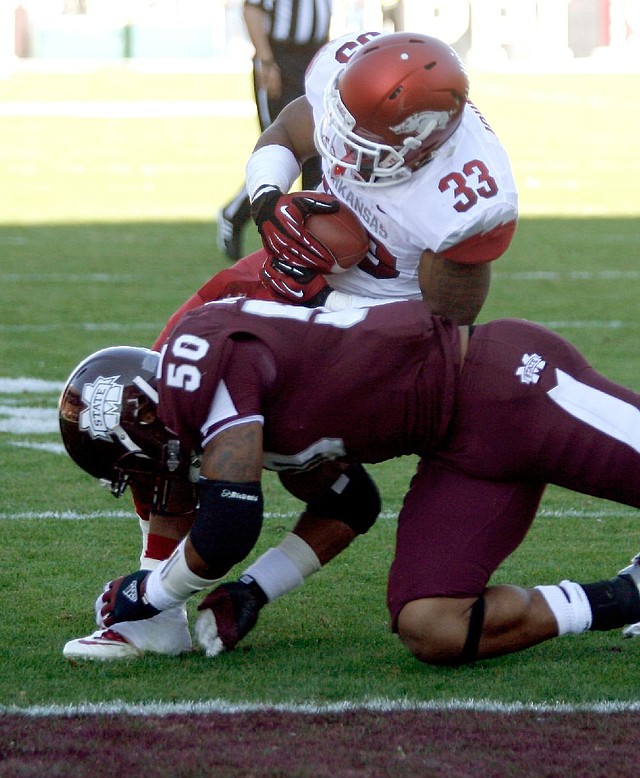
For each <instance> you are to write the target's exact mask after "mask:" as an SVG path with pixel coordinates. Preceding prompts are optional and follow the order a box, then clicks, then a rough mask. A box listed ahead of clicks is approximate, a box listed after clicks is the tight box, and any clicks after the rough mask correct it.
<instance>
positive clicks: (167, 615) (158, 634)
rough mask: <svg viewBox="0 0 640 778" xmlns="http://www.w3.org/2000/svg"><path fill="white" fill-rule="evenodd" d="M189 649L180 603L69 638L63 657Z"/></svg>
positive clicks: (104, 656) (124, 656)
mask: <svg viewBox="0 0 640 778" xmlns="http://www.w3.org/2000/svg"><path fill="white" fill-rule="evenodd" d="M192 650H193V644H192V642H191V633H190V632H189V622H188V620H187V611H186V608H185V607H184V606H183V605H177V606H176V607H175V608H169V609H168V610H166V611H160V613H158V614H156V615H155V616H153V617H152V618H150V619H141V620H140V621H122V622H119V623H118V624H114V626H112V627H111V628H109V629H106V628H104V627H103V628H101V629H98V630H97V631H96V632H94V633H93V634H92V635H87V637H85V638H78V639H76V640H70V641H69V642H68V643H67V644H66V645H65V647H64V649H63V650H62V654H63V656H64V657H65V658H66V659H73V660H76V659H102V660H105V659H107V660H108V659H133V658H134V657H136V656H142V655H143V654H144V653H146V652H147V651H149V652H151V653H154V654H165V655H166V656H177V655H178V654H183V653H185V652H187V651H192Z"/></svg>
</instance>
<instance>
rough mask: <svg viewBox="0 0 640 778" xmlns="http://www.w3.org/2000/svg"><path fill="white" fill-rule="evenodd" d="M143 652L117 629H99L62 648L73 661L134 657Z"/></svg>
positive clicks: (63, 653) (64, 654)
mask: <svg viewBox="0 0 640 778" xmlns="http://www.w3.org/2000/svg"><path fill="white" fill-rule="evenodd" d="M142 653H143V652H142V651H140V650H139V649H137V648H136V647H135V646H134V645H133V643H129V641H128V640H127V639H126V638H125V637H124V635H121V634H120V633H119V632H117V631H116V630H115V629H98V630H96V631H95V632H94V633H93V634H91V635H87V637H86V638H76V639H75V640H70V641H69V642H68V643H66V645H65V647H64V648H63V649H62V656H63V657H64V658H65V659H69V660H71V661H77V660H90V661H95V660H98V661H108V660H110V659H134V658H135V657H137V656H142Z"/></svg>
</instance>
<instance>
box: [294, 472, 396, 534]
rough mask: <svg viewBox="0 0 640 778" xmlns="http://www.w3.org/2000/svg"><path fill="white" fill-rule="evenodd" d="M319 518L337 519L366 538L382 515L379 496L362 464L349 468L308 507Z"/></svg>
mask: <svg viewBox="0 0 640 778" xmlns="http://www.w3.org/2000/svg"><path fill="white" fill-rule="evenodd" d="M307 509H308V510H309V511H310V512H311V513H313V514H314V515H316V516H320V517H323V518H328V519H338V520H340V521H342V522H344V523H345V524H346V525H347V526H349V527H351V529H352V530H353V531H354V532H355V533H356V535H364V533H365V532H367V531H368V530H370V529H371V527H372V526H373V525H374V523H375V520H376V519H377V518H378V515H379V514H380V510H381V509H382V503H381V501H380V493H379V492H378V487H377V486H376V485H375V483H374V481H373V479H372V478H371V476H370V475H369V474H368V473H367V471H366V470H365V469H364V467H363V466H362V465H359V464H358V465H349V467H348V468H347V469H346V470H345V472H344V473H342V475H341V476H340V477H339V478H338V479H337V480H336V481H335V483H334V484H333V485H332V486H331V487H330V488H329V489H327V491H326V492H325V493H324V494H323V495H322V497H319V498H318V499H316V500H313V501H312V502H310V503H308V504H307Z"/></svg>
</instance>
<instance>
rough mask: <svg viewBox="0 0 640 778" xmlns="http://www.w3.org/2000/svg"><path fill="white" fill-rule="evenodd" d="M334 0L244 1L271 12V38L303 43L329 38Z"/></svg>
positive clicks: (322, 40) (269, 32) (283, 41)
mask: <svg viewBox="0 0 640 778" xmlns="http://www.w3.org/2000/svg"><path fill="white" fill-rule="evenodd" d="M331 3H332V0H245V5H254V6H257V7H258V8H262V10H263V11H264V12H265V13H267V14H268V16H269V20H270V29H269V30H268V34H269V38H270V39H271V40H273V41H278V42H282V43H292V44H296V45H298V46H304V45H306V44H310V43H324V42H325V41H326V40H327V39H328V37H329V25H330V24H331Z"/></svg>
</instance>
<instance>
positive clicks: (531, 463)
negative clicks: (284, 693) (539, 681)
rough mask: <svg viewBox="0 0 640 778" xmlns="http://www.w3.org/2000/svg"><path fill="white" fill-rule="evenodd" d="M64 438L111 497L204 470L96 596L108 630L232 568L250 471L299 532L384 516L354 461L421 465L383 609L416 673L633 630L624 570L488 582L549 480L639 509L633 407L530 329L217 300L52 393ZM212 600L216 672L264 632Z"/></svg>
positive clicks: (250, 506)
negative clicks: (156, 547) (326, 521)
mask: <svg viewBox="0 0 640 778" xmlns="http://www.w3.org/2000/svg"><path fill="white" fill-rule="evenodd" d="M319 376H321V377H322V391H319V388H318V377H319ZM60 423H61V431H62V436H63V439H64V441H65V445H66V447H67V450H68V451H69V454H70V455H71V456H72V458H73V459H74V460H75V461H76V462H77V464H78V465H80V466H81V467H83V468H84V469H85V470H87V471H88V472H90V473H91V474H92V475H94V476H97V477H101V478H106V479H109V480H110V481H111V482H112V483H113V484H114V489H116V490H121V489H122V486H123V484H126V478H127V477H132V478H134V479H135V478H146V479H148V482H149V483H152V482H153V483H155V485H156V487H160V488H156V490H155V493H156V495H160V494H162V495H166V494H170V486H171V483H172V481H173V480H175V479H176V478H177V479H178V480H179V483H183V482H184V480H185V474H186V473H187V472H188V471H189V469H190V466H191V463H192V462H193V457H194V455H197V456H198V457H199V459H200V471H199V478H198V483H197V492H198V505H197V509H196V514H195V521H194V523H193V526H192V528H191V530H190V531H189V533H188V534H187V536H186V537H185V538H184V540H183V541H182V542H181V543H180V544H179V546H178V547H177V549H176V550H175V552H174V553H173V554H172V556H171V557H170V558H169V559H168V560H167V561H165V562H163V563H162V564H161V565H160V566H159V567H157V568H156V570H154V571H153V572H151V573H150V572H148V571H138V572H136V573H132V574H130V575H126V576H123V577H121V578H118V579H116V580H114V581H111V582H110V583H109V584H108V585H107V587H106V588H105V591H104V593H103V594H102V595H101V596H100V597H99V598H98V601H97V603H96V610H97V617H98V624H99V626H100V627H101V628H102V629H107V630H108V629H111V628H116V629H117V628H118V626H119V625H120V624H122V623H135V622H137V621H139V622H141V623H143V622H144V621H146V620H150V619H153V618H157V616H158V615H159V614H160V613H162V612H165V611H171V610H175V609H178V608H180V607H182V606H183V605H184V603H185V602H186V601H187V599H188V598H189V597H190V596H191V595H192V594H193V593H194V592H197V591H202V590H205V589H208V588H210V587H211V586H212V585H214V584H215V583H217V582H219V581H220V579H221V578H222V577H223V576H224V575H225V574H226V573H227V572H228V570H229V569H230V568H231V567H232V566H233V565H235V564H237V563H238V562H240V561H241V560H242V559H244V558H245V557H246V556H247V555H248V554H249V552H250V551H251V549H252V548H253V546H254V544H255V542H256V540H257V538H258V536H259V534H260V530H261V526H262V515H263V497H262V490H261V485H260V483H261V473H262V469H263V468H268V469H273V470H275V471H277V472H279V473H281V474H282V480H283V483H284V484H285V486H287V487H290V488H291V491H292V492H293V493H294V494H296V493H300V492H301V491H305V492H306V493H307V494H308V495H309V498H308V501H307V506H306V511H307V512H308V516H309V520H311V521H312V520H314V518H315V519H316V520H320V521H321V519H322V516H323V515H325V514H326V515H329V516H332V517H340V518H342V519H343V520H344V521H346V522H352V523H353V524H354V525H356V526H359V525H362V526H363V527H366V525H367V524H368V523H370V522H371V521H372V519H374V518H375V516H376V515H377V512H378V510H379V503H378V498H377V493H376V491H375V487H373V485H372V484H371V482H370V480H369V479H368V477H367V475H366V473H365V472H364V470H363V468H362V464H361V463H373V462H380V461H383V460H388V459H391V458H394V457H397V456H401V455H406V454H416V455H419V456H420V458H421V459H420V464H419V466H418V469H417V472H416V474H415V476H414V478H413V479H412V482H411V486H410V489H409V491H408V493H407V495H406V497H405V500H404V502H403V506H402V509H401V511H400V515H399V520H398V532H397V543H396V553H395V558H394V561H393V564H392V566H391V571H390V575H389V582H388V607H389V611H390V616H391V625H392V629H393V630H394V631H395V632H397V634H398V635H399V637H400V639H401V640H402V642H403V643H404V644H405V645H406V647H407V648H408V649H409V650H410V651H411V652H412V653H413V654H414V655H415V656H416V657H417V658H418V659H420V660H421V661H424V662H429V663H433V664H452V663H453V664H457V663H464V662H470V661H473V660H475V659H484V658H489V657H492V656H498V655H501V654H505V653H510V652H514V651H519V650H521V649H524V648H527V647H529V646H532V645H536V644H538V643H540V642H542V641H545V640H548V639H550V638H552V637H557V636H559V635H563V634H566V633H579V632H584V631H587V630H610V629H614V628H618V627H621V626H624V625H626V624H631V623H634V622H638V621H640V560H638V559H634V560H633V561H632V563H631V565H629V566H628V567H626V568H625V569H623V570H621V571H620V573H618V574H617V575H615V576H613V577H611V578H608V579H604V580H601V581H596V582H592V583H578V582H575V581H570V580H563V581H561V583H559V584H558V585H549V584H544V585H540V586H536V587H535V588H525V587H521V586H515V585H510V586H506V585H498V586H496V585H491V584H490V578H491V575H492V574H493V572H494V571H495V570H496V568H497V567H498V566H499V565H500V564H501V562H502V561H503V560H504V559H505V558H506V557H508V556H509V555H510V554H511V553H512V552H513V551H514V550H515V549H516V548H517V547H518V546H519V545H520V543H521V542H522V540H523V539H524V537H525V535H526V534H527V531H528V529H529V527H530V525H531V522H532V521H533V519H534V516H535V514H536V510H537V508H538V505H539V503H540V499H541V497H542V495H543V492H544V489H545V486H546V484H547V483H553V484H558V485H560V486H562V487H564V488H568V489H572V490H574V491H577V492H581V493H584V494H589V495H593V496H595V497H598V498H604V499H609V500H614V501H617V502H619V503H622V504H626V505H631V506H633V507H636V508H640V395H638V394H637V393H635V392H633V391H631V390H629V389H626V388H624V387H622V386H620V385H617V384H615V383H613V382H612V381H610V380H608V379H606V378H605V377H603V376H602V375H600V374H599V373H598V372H596V370H595V369H594V368H593V367H591V366H590V365H589V364H588V362H587V361H586V360H585V359H584V357H583V356H582V355H581V354H580V353H579V352H578V351H577V350H576V349H575V348H574V347H573V346H572V345H571V344H569V343H568V342H567V341H565V340H564V339H563V338H561V337H560V336H558V335H556V334H554V333H552V332H551V331H549V330H547V329H546V328H544V327H541V326H539V325H536V324H532V323H529V322H525V321H521V320H508V319H503V320H497V321H494V322H489V323H487V324H482V325H479V326H477V327H475V328H469V327H466V326H464V327H458V326H456V325H454V324H453V323H451V322H449V321H447V320H445V319H442V318H440V317H434V316H431V315H430V314H429V312H428V310H427V308H426V306H425V305H424V304H422V303H420V302H411V301H408V302H398V303H389V304H387V305H382V306H378V307H373V308H362V309H352V310H348V311H339V312H331V311H328V310H326V309H323V308H321V309H304V308H299V307H292V306H284V305H280V304H276V303H272V302H265V301H257V300H227V301H219V302H215V303H211V304H209V305H207V306H203V307H201V308H200V309H197V310H195V311H193V312H192V313H189V314H187V315H185V316H184V317H183V318H182V319H181V321H180V322H179V324H178V325H177V326H176V328H175V329H174V330H173V332H172V333H171V336H170V337H169V339H168V341H167V344H166V346H165V347H164V348H163V351H162V353H161V354H158V353H156V352H153V351H149V350H147V349H139V348H130V347H121V348H118V347H116V348H112V349H105V350H103V351H100V352H97V353H96V354H93V355H91V356H90V357H88V358H87V359H86V360H85V361H83V362H82V363H81V364H80V365H79V366H78V368H77V369H76V370H74V372H73V373H72V375H71V377H70V379H69V381H68V382H67V385H66V387H65V389H64V391H63V393H62V396H61V401H60ZM327 468H329V469H333V472H332V474H331V478H330V479H329V482H328V481H327ZM336 469H337V470H339V471H342V472H341V475H340V476H339V477H338V478H336V477H335V475H336ZM331 481H333V483H332V486H331V487H330V488H328V489H327V483H330V482H331ZM296 484H297V485H296ZM160 502H162V499H160ZM298 551H299V549H296V548H295V547H292V548H291V556H290V563H291V565H292V567H293V568H296V569H297V573H298V575H299V577H304V575H305V574H306V573H308V571H309V567H310V566H311V567H312V566H313V561H312V560H309V559H308V558H305V556H304V554H299V553H298ZM217 591H218V590H216V592H217ZM216 592H214V593H213V594H210V595H209V596H207V597H205V599H204V600H203V602H202V603H201V604H200V606H199V610H200V611H201V615H200V617H199V619H198V622H197V624H196V636H197V638H198V641H199V643H200V645H201V646H202V648H203V649H204V650H205V651H206V653H207V654H209V655H212V656H213V655H215V654H217V653H219V652H220V651H222V650H225V649H227V650H228V649H229V648H232V647H233V640H234V637H236V638H237V637H238V634H236V635H235V636H234V634H232V633H233V630H234V629H235V630H236V632H244V634H246V631H248V629H250V628H251V626H252V624H253V623H255V617H256V616H257V611H256V613H253V614H251V613H247V612H245V613H244V618H245V619H246V620H247V623H246V624H245V623H242V624H241V623H239V622H238V620H237V618H236V615H235V613H234V599H233V597H232V596H231V595H230V594H229V592H228V591H227V592H225V593H224V594H223V595H222V596H221V595H220V594H216ZM239 637H242V635H241V634H240V635H239ZM227 640H228V641H229V644H227V642H226V641H227Z"/></svg>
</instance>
